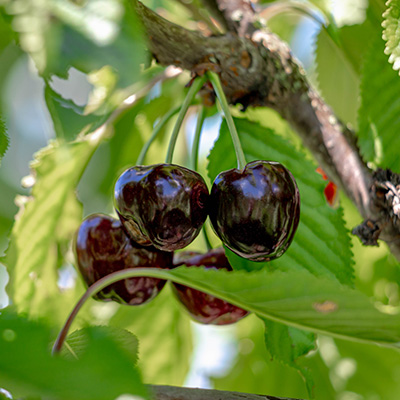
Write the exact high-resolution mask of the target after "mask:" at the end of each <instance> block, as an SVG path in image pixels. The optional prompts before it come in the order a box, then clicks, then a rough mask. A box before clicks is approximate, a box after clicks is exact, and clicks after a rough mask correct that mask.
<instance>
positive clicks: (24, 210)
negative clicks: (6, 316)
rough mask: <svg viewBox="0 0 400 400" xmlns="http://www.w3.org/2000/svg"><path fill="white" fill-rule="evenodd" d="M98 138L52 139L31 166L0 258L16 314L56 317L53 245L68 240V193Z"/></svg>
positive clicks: (74, 219)
mask: <svg viewBox="0 0 400 400" xmlns="http://www.w3.org/2000/svg"><path fill="white" fill-rule="evenodd" d="M101 139H102V135H101V134H100V133H99V132H95V133H94V134H92V135H88V136H86V137H85V138H84V139H82V140H77V141H75V142H71V143H64V142H57V141H55V142H53V143H51V144H50V145H49V146H48V147H46V148H45V149H43V150H41V151H40V152H39V153H37V155H36V158H35V160H34V161H33V162H32V164H31V167H32V174H33V175H32V177H33V179H35V181H36V183H35V185H34V186H33V189H32V196H30V197H29V198H23V201H22V200H21V198H20V200H19V201H20V203H21V209H20V212H19V214H18V216H17V217H16V221H15V224H14V226H13V229H12V232H11V236H10V245H9V248H8V250H7V252H6V256H5V258H4V259H2V262H3V263H4V264H5V265H6V267H7V269H8V273H9V275H10V282H9V284H8V286H7V291H8V294H9V295H10V296H11V299H12V301H13V304H15V306H16V307H17V309H18V310H19V311H21V312H26V313H28V314H30V315H46V314H47V315H49V316H52V317H53V318H54V316H55V315H57V313H56V312H55V311H56V310H57V309H59V306H60V305H59V304H58V303H57V302H58V301H61V299H62V298H63V296H62V295H61V294H60V290H59V288H58V286H57V280H58V275H57V265H58V257H59V253H58V252H59V245H60V244H61V243H64V244H65V241H69V240H70V239H71V237H72V235H73V233H74V231H75V230H76V229H77V227H78V225H79V224H80V222H81V218H82V209H81V205H80V204H79V203H78V202H77V199H76V195H75V193H74V190H75V187H76V185H77V183H78V181H79V179H80V177H81V175H82V173H83V171H84V169H85V167H86V164H87V163H88V161H89V159H90V157H91V156H92V154H93V152H94V150H95V149H96V148H97V146H98V144H99V143H100V141H101ZM66 213H68V215H67V214H66ZM49 299H52V300H51V301H50V300H49ZM55 299H57V301H56V300H55ZM53 300H54V301H53Z"/></svg>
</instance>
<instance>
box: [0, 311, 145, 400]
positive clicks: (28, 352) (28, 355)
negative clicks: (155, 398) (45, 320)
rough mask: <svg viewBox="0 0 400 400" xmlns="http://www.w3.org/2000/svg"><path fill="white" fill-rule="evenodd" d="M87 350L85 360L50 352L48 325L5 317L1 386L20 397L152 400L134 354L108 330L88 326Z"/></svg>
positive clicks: (0, 333)
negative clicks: (132, 398) (125, 396)
mask: <svg viewBox="0 0 400 400" xmlns="http://www.w3.org/2000/svg"><path fill="white" fill-rule="evenodd" d="M86 332H87V347H86V351H85V352H84V353H83V354H82V356H81V357H80V359H79V360H76V359H75V360H66V359H64V358H62V357H54V356H52V355H51V353H50V348H51V346H50V345H51V343H52V341H53V340H54V337H53V334H52V331H51V330H50V329H49V328H48V327H47V326H45V325H43V324H40V323H36V322H31V321H28V320H26V319H25V318H22V317H19V316H16V315H15V314H13V313H11V312H10V311H8V310H2V311H1V315H0V353H1V357H0V386H1V387H4V388H5V389H7V390H9V391H11V392H12V393H13V395H14V396H18V398H20V396H41V397H43V398H52V399H60V400H71V399H76V400H93V399H98V400H101V399H103V400H110V399H115V398H116V397H118V396H119V395H121V394H132V395H136V396H140V397H143V398H147V397H148V396H147V391H146V389H145V387H144V386H143V384H142V383H141V380H140V377H139V373H138V371H137V370H136V368H135V366H134V364H133V362H132V358H131V355H130V354H127V353H126V352H125V351H124V349H123V348H122V347H121V345H120V344H119V343H118V342H117V341H115V339H114V337H113V335H109V334H108V332H107V330H104V329H98V328H93V327H92V328H87V330H86Z"/></svg>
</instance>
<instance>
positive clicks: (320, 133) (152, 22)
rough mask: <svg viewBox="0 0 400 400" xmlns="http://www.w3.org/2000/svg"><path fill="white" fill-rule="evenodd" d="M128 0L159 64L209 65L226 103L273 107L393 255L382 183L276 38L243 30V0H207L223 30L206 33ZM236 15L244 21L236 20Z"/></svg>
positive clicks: (398, 245) (393, 228)
mask: <svg viewBox="0 0 400 400" xmlns="http://www.w3.org/2000/svg"><path fill="white" fill-rule="evenodd" d="M207 2H208V3H212V1H211V0H207ZM135 4H136V10H137V13H138V15H139V17H140V18H141V20H142V22H143V25H144V27H145V31H146V33H147V36H148V39H149V49H150V51H151V52H152V53H153V55H154V57H155V58H156V60H157V61H158V62H159V63H160V64H162V65H176V66H178V67H181V68H183V69H186V70H189V71H193V72H194V73H198V71H201V70H202V69H203V70H204V69H213V70H214V71H217V72H218V73H219V75H220V78H221V82H222V84H223V89H224V92H225V94H226V96H227V99H228V101H229V102H230V103H231V104H237V103H240V104H242V105H243V106H244V107H248V106H252V107H270V108H273V109H274V110H276V111H277V112H278V113H279V114H280V115H281V116H282V117H283V118H284V119H285V120H287V121H288V122H289V123H290V125H291V126H292V127H293V129H294V130H295V131H296V132H297V133H298V135H299V136H300V137H301V138H302V140H303V143H304V144H305V146H306V147H308V148H309V149H310V150H311V152H312V153H313V155H314V157H315V159H316V160H317V162H318V163H319V165H320V166H321V167H322V169H323V170H324V171H325V173H326V174H327V176H328V177H329V179H330V180H331V181H333V182H334V183H336V185H338V187H339V188H341V189H342V190H343V191H344V192H345V193H346V194H347V196H348V197H349V198H350V199H351V200H352V202H353V203H354V204H355V205H356V207H357V208H358V210H359V212H360V214H361V215H362V217H363V218H364V219H365V220H367V221H373V223H374V224H375V225H374V226H375V232H376V231H378V232H379V235H378V236H379V238H380V239H382V240H384V241H386V242H387V243H388V245H389V247H390V249H391V251H392V253H393V254H394V255H395V256H396V258H397V259H398V260H399V261H400V229H399V226H398V223H397V221H396V220H395V219H394V218H393V212H392V211H393V210H392V208H391V207H392V205H391V204H389V203H388V202H383V203H382V202H380V201H378V200H379V199H377V190H376V189H377V187H381V188H382V182H377V177H376V176H374V174H373V171H372V170H370V169H369V168H368V166H367V165H366V163H365V162H364V161H363V159H362V157H361V155H360V151H359V149H358V147H357V141H356V136H355V134H354V132H352V131H351V130H350V129H349V128H348V127H346V126H345V125H344V124H343V123H341V122H340V121H339V120H338V118H337V117H336V116H335V114H334V113H333V111H332V110H331V108H330V107H329V106H328V105H327V104H325V103H324V101H323V100H322V99H321V97H320V96H319V95H318V94H317V93H316V92H315V90H314V89H313V88H312V87H311V86H310V84H309V83H308V81H307V79H306V77H305V73H304V71H303V69H302V67H301V66H300V65H299V63H298V62H297V61H296V60H295V59H294V57H293V56H292V54H291V52H290V49H289V47H288V46H287V45H286V44H285V43H284V42H283V41H281V40H280V39H279V38H278V37H277V36H276V35H274V34H272V33H271V32H269V31H266V30H264V29H263V30H256V29H255V28H254V26H253V25H251V26H252V28H249V21H250V22H253V20H254V18H253V16H252V14H251V13H252V9H250V8H249V7H251V5H250V3H249V2H248V1H245V0H242V1H240V0H235V1H232V2H227V1H225V0H217V1H215V4H214V9H217V8H218V10H219V16H220V17H221V16H222V17H224V18H225V20H226V24H225V26H226V27H227V29H228V30H229V31H228V33H226V34H225V35H221V36H211V37H205V36H203V35H202V34H200V33H198V32H195V31H189V30H186V29H184V28H182V27H180V26H178V25H175V24H173V23H171V22H169V21H167V20H165V19H163V18H161V17H160V16H158V15H157V14H156V13H154V12H153V11H151V10H149V9H148V8H147V7H145V6H144V5H143V4H141V3H140V2H135ZM215 6H216V7H215ZM235 6H236V7H238V9H237V10H235V9H234V7H235ZM240 15H242V16H243V18H245V19H243V18H241V19H240V18H239V19H237V16H240ZM235 16H236V17H235ZM235 18H236V19H235ZM389 184H390V182H389ZM376 227H378V228H377V230H376Z"/></svg>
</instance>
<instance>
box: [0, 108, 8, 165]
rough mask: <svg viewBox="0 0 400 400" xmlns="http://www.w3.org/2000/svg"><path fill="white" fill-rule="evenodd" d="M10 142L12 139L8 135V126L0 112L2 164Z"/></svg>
mask: <svg viewBox="0 0 400 400" xmlns="http://www.w3.org/2000/svg"><path fill="white" fill-rule="evenodd" d="M9 143H10V139H9V138H8V135H7V128H6V125H5V123H4V121H3V119H2V118H1V114H0V165H1V159H2V158H3V157H4V154H5V153H6V151H7V149H8V145H9Z"/></svg>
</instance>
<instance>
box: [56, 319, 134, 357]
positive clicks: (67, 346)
mask: <svg viewBox="0 0 400 400" xmlns="http://www.w3.org/2000/svg"><path fill="white" fill-rule="evenodd" d="M96 329H97V331H98V332H104V334H105V335H106V336H109V337H110V338H112V339H113V340H114V342H115V343H116V344H117V345H118V346H120V347H121V350H122V351H124V352H125V354H126V355H128V356H129V357H130V358H131V360H132V363H133V364H136V363H137V359H138V355H137V353H138V340H137V338H136V336H134V335H133V334H132V333H131V332H129V331H127V330H126V329H120V328H116V327H111V326H97V327H96ZM92 330H93V328H82V329H79V330H76V331H75V332H72V333H71V334H70V335H68V337H67V339H66V340H65V343H64V347H63V348H62V351H61V354H62V355H63V356H64V357H65V358H67V359H74V358H75V359H80V358H82V357H84V354H85V352H86V351H87V350H88V345H89V342H90V335H91V332H92Z"/></svg>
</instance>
